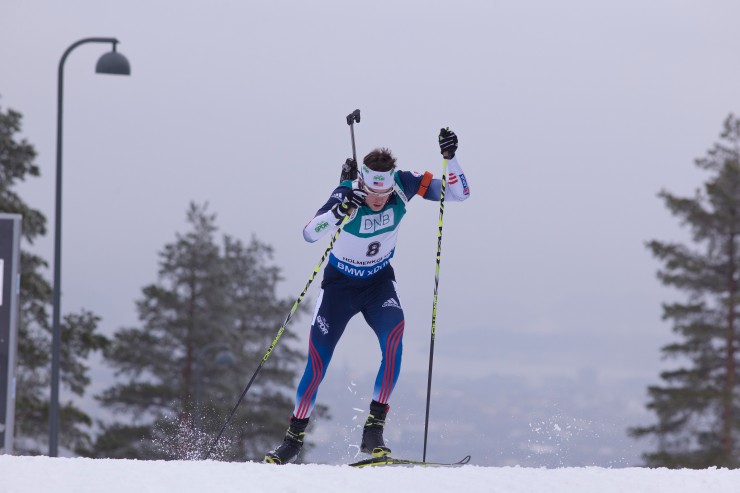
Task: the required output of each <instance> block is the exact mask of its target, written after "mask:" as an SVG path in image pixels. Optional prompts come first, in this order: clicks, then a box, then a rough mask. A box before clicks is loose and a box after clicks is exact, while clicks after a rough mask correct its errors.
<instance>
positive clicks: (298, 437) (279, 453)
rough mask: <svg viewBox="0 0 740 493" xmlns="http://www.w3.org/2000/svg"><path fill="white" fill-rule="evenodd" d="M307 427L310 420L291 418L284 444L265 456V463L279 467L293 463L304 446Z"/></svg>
mask: <svg viewBox="0 0 740 493" xmlns="http://www.w3.org/2000/svg"><path fill="white" fill-rule="evenodd" d="M306 426H308V418H304V419H298V418H296V417H295V416H293V417H291V418H290V427H289V428H288V431H287V433H286V434H285V438H284V439H283V443H281V444H280V446H278V447H277V448H276V449H275V450H273V451H271V452H268V453H267V455H265V462H267V463H270V464H278V465H281V464H287V463H289V462H293V461H294V460H295V459H296V457H298V453H299V452H300V451H301V447H302V446H303V435H305V434H306Z"/></svg>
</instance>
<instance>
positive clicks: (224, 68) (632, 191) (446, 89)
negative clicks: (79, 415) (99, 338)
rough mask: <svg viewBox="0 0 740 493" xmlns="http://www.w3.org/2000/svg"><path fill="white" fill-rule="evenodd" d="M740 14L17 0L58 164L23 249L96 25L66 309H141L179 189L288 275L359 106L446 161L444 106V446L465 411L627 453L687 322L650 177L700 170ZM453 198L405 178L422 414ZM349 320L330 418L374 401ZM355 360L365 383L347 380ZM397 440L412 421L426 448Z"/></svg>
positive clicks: (36, 130)
mask: <svg viewBox="0 0 740 493" xmlns="http://www.w3.org/2000/svg"><path fill="white" fill-rule="evenodd" d="M738 18H740V3H738V2H736V1H712V2H697V1H681V0H664V1H644V0H643V1H635V0H620V1H603V2H593V1H586V0H583V1H573V0H566V1H559V2H549V1H544V0H542V1H461V2H450V1H438V0H423V1H398V0H397V1H386V0H379V1H374V2H354V1H339V0H337V1H312V2H300V1H272V2H268V1H261V2H247V1H237V0H232V1H226V0H209V1H192V0H191V1H187V2H182V1H174V0H162V1H142V0H129V1H127V2H115V3H113V2H100V1H92V0H90V1H81V0H77V1H65V2H56V1H35V0H3V1H2V3H0V23H1V27H0V97H1V98H2V99H0V105H1V106H2V107H3V109H7V108H8V107H10V108H13V109H15V110H17V111H20V112H21V113H22V114H23V116H24V120H23V125H24V128H23V137H25V138H27V139H28V140H29V141H30V142H31V143H32V144H33V145H34V146H35V147H36V149H37V150H38V152H39V156H38V160H37V162H38V164H39V165H40V166H41V171H42V178H40V179H36V180H33V181H32V182H30V183H28V184H26V185H23V186H22V187H21V188H20V191H21V192H22V195H23V198H24V199H25V200H26V201H27V202H29V203H30V204H31V205H32V206H34V207H36V208H39V209H41V210H42V212H44V213H45V214H46V216H47V218H48V219H49V235H47V237H46V238H44V239H41V240H39V241H38V242H37V244H36V246H35V249H36V250H37V251H38V252H39V253H41V254H42V255H44V256H45V257H46V258H47V259H49V260H50V261H51V260H52V259H53V251H52V250H53V218H54V208H53V206H54V179H55V172H54V163H55V161H54V159H55V131H56V96H57V94H56V81H57V79H56V77H57V69H58V64H59V59H60V57H61V55H62V53H63V52H64V50H65V49H66V48H67V47H68V46H69V45H70V44H72V43H73V42H75V41H77V40H78V39H81V38H85V37H92V36H105V37H108V36H110V37H117V38H118V39H119V40H120V41H121V44H120V45H119V48H118V49H119V51H120V52H121V53H123V54H124V55H125V56H126V57H127V58H128V59H129V61H130V63H131V68H132V75H131V77H116V76H105V75H96V74H95V73H94V67H95V63H96V61H97V59H98V58H99V57H100V56H101V55H102V54H103V53H105V52H107V51H108V50H109V47H108V46H106V45H102V44H88V45H83V46H81V47H79V48H77V49H76V50H75V51H74V52H73V53H72V54H71V55H70V57H69V59H68V61H67V63H66V68H65V93H64V101H65V119H64V185H63V190H64V192H63V197H64V205H63V212H64V217H63V249H62V253H63V262H62V277H63V282H62V290H63V299H62V304H63V311H64V312H69V311H76V310H79V309H80V308H83V307H84V308H87V309H90V310H92V311H94V312H95V313H97V314H99V315H100V316H102V318H103V321H102V324H101V328H102V329H103V330H104V331H105V332H106V333H112V332H113V331H114V330H115V329H117V328H119V327H121V326H126V325H132V324H135V323H136V322H137V319H136V312H135V306H134V302H135V300H136V299H138V298H139V297H140V293H141V288H142V287H143V286H144V285H146V284H148V283H151V282H154V281H155V280H156V272H157V260H158V259H157V252H158V251H160V250H161V249H162V247H163V246H164V245H165V244H166V243H167V242H170V241H172V240H173V239H174V235H175V233H176V232H178V231H184V230H185V228H186V226H185V211H186V208H187V206H188V203H189V202H190V201H191V200H194V201H197V202H205V201H208V202H209V203H210V210H211V211H213V212H216V213H217V214H218V224H219V226H220V227H221V231H222V232H225V233H228V234H231V235H233V236H236V237H238V238H241V239H243V240H245V241H248V240H249V238H250V237H251V235H253V234H254V235H256V236H257V237H258V238H259V239H261V240H263V241H265V242H267V243H269V244H271V245H273V246H274V248H275V252H276V253H275V260H276V263H277V264H278V265H280V266H281V268H282V269H283V274H284V277H285V281H284V282H283V283H282V284H281V286H280V292H281V295H283V296H287V297H293V298H294V297H296V296H297V295H298V294H299V293H300V290H301V289H302V287H303V285H304V284H305V282H306V280H307V279H308V276H309V275H310V273H311V271H312V270H313V268H314V266H315V265H316V262H318V259H319V258H320V256H321V253H322V252H323V249H324V248H325V246H326V244H325V242H324V241H320V242H317V243H316V244H313V245H311V244H307V243H305V242H304V240H303V238H302V234H301V230H302V227H303V225H304V224H305V223H306V222H307V221H308V220H309V219H310V218H311V217H312V215H313V213H314V212H315V210H316V209H317V208H318V207H319V206H320V205H321V204H323V202H324V201H325V200H326V198H327V197H328V194H329V193H330V192H331V190H332V189H333V187H334V186H335V185H336V183H337V179H338V175H339V170H340V165H341V163H342V162H343V161H344V160H345V159H346V158H347V157H349V156H350V155H351V142H350V134H349V129H348V127H347V125H346V122H345V116H346V115H347V114H348V113H349V112H351V111H352V110H354V109H355V108H360V109H361V111H362V121H361V123H360V124H359V125H357V127H356V139H357V153H358V156H360V157H361V156H364V154H366V153H367V152H368V151H370V150H371V149H372V148H374V147H378V146H387V147H389V148H391V149H392V150H393V152H394V153H395V154H396V156H397V157H398V162H399V165H400V167H401V168H402V169H413V170H419V171H424V170H429V171H432V172H434V173H436V174H437V175H439V173H440V171H441V165H442V162H441V159H440V155H439V149H438V147H437V144H436V138H437V133H438V132H439V128H440V127H442V126H450V127H451V128H452V129H453V130H455V131H456V132H457V134H458V135H459V138H460V148H459V151H458V157H459V160H460V162H461V164H462V166H463V168H464V170H465V172H466V174H467V176H468V181H469V183H470V186H471V191H472V197H471V199H470V200H468V201H467V202H465V203H463V204H450V205H449V206H448V207H447V208H446V210H445V219H444V221H445V222H444V237H443V249H442V262H441V277H440V287H439V308H438V324H437V340H436V346H435V359H434V361H435V367H434V375H435V379H436V380H435V387H434V399H433V403H432V409H433V412H432V420H433V423H435V426H445V427H446V426H450V427H451V428H446V429H447V430H448V432H447V438H443V437H442V435H443V433H442V432H441V431H440V432H438V433H437V434H436V435H434V439H436V440H438V441H437V442H436V443H435V442H434V440H432V441H431V442H430V446H431V445H434V446H436V447H438V449H437V450H439V449H442V450H445V449H446V448H445V447H444V442H445V440H448V439H449V436H450V435H456V436H457V437H458V438H460V437H462V438H461V441H462V442H463V444H464V445H460V447H461V448H460V450H463V449H464V448H465V447H468V448H470V449H472V448H475V449H476V450H489V449H495V450H496V452H495V453H494V452H491V454H489V455H488V456H486V458H485V460H484V459H483V458H481V459H480V460H479V462H478V463H487V464H500V463H530V464H533V465H569V464H575V463H577V462H579V461H588V460H591V461H592V462H593V463H597V464H599V465H614V464H617V465H626V464H629V463H633V462H634V461H636V460H638V458H639V453H640V452H641V451H642V450H645V448H646V447H647V446H648V444H647V443H634V442H632V441H630V440H629V439H625V438H624V428H625V427H626V426H630V425H635V424H645V422H646V421H650V420H652V419H653V417H652V416H651V415H648V414H647V413H646V412H645V411H644V410H643V409H642V407H643V405H644V403H645V399H646V394H645V387H646V386H647V385H648V384H652V383H656V382H657V381H658V373H659V371H660V370H661V368H664V367H665V363H663V362H661V360H660V354H659V348H660V346H661V345H663V344H665V343H667V342H668V341H670V340H671V334H670V327H669V326H668V325H667V324H666V323H665V322H662V321H661V318H660V317H661V310H660V304H661V302H663V301H667V300H670V299H675V298H676V296H679V295H678V294H677V293H675V292H672V291H670V290H667V289H665V288H663V287H662V286H661V285H660V284H659V282H658V281H657V280H656V278H655V271H656V269H657V268H658V263H657V262H656V261H655V260H653V259H652V258H651V256H650V254H649V252H648V251H647V250H646V248H645V246H644V243H645V241H647V240H650V239H663V240H666V239H676V240H684V239H686V238H687V234H686V232H684V231H682V230H681V228H680V227H679V225H678V223H677V222H676V221H675V220H674V219H673V218H672V217H671V216H670V215H669V213H668V211H667V210H666V209H665V208H664V206H663V205H662V203H661V202H660V200H659V199H658V198H657V197H656V194H657V193H658V192H659V191H660V190H661V189H663V188H665V189H668V190H670V191H672V192H675V193H678V194H684V195H686V194H691V193H693V191H694V189H695V188H697V187H698V186H700V185H701V183H702V181H703V180H704V179H705V178H706V175H705V174H703V172H701V171H699V170H697V169H696V168H695V166H694V165H693V160H694V159H695V158H697V157H701V156H703V155H704V153H705V152H706V150H707V149H708V148H709V147H710V146H711V145H712V144H713V143H714V142H715V141H716V140H717V138H718V135H719V132H720V130H721V125H722V121H723V119H724V118H725V117H726V116H727V115H728V114H729V113H730V112H737V110H738V103H739V102H740V64H738V63H736V62H735V61H736V60H737V48H738V36H739V35H738V28H737V19H738ZM437 218H438V207H437V205H436V204H435V203H431V202H426V201H421V200H419V201H414V202H412V203H411V205H410V211H409V214H408V215H407V216H406V219H405V221H404V224H403V226H402V228H401V234H400V239H399V243H398V248H397V251H396V256H395V259H394V266H395V269H396V274H397V279H398V281H399V284H400V295H401V301H402V303H403V305H404V308H405V313H406V336H405V344H404V346H405V360H404V373H402V375H401V380H400V381H399V386H398V389H397V392H396V394H395V395H394V399H395V400H396V401H397V402H401V403H403V404H401V405H399V406H397V407H396V408H395V410H394V412H395V413H396V416H397V417H396V419H397V421H396V423H401V422H406V420H407V416H408V415H414V413H416V414H415V416H416V417H415V418H413V425H409V427H410V428H416V429H418V428H419V426H423V422H422V423H420V422H419V420H422V421H423V412H424V395H425V387H426V373H425V372H426V367H427V364H428V351H429V335H430V323H431V322H430V319H431V308H432V294H433V289H434V264H435V263H434V256H435V250H436V234H437V233H436V225H437ZM48 277H49V279H51V277H52V276H51V271H49V276H48ZM315 293H316V289H312V291H311V294H313V295H315ZM307 325H308V324H307V322H306V320H302V321H300V322H299V323H297V324H296V325H295V326H293V327H291V328H292V329H293V330H296V331H299V332H302V333H305V332H307V330H308V327H307ZM350 327H351V328H353V330H348V331H347V332H346V333H345V336H344V339H343V342H342V343H341V344H340V346H339V347H338V350H337V354H336V355H335V358H334V360H333V363H332V370H331V371H329V376H328V377H327V381H326V383H325V386H324V387H322V389H321V391H320V393H319V401H320V402H322V403H325V404H327V405H329V406H330V407H333V408H334V409H335V411H337V412H335V415H336V417H337V418H339V417H341V415H342V411H344V412H346V413H349V414H351V413H352V412H354V411H353V410H352V408H353V407H358V408H361V409H364V408H366V406H367V400H368V399H369V395H370V392H371V388H370V386H371V381H372V375H373V374H374V371H375V369H376V368H377V363H378V358H379V351H378V354H367V352H365V351H362V348H363V347H364V346H365V345H367V344H372V345H374V344H375V343H374V342H373V341H374V339H373V337H374V336H373V335H372V332H371V331H370V330H369V329H367V328H366V327H365V325H364V321H362V320H361V318H358V319H357V320H355V321H353V322H352V324H351V325H350ZM277 329H278V327H276V331H277ZM358 353H359V354H358ZM273 357H279V352H277V351H276V353H275V355H274V356H273ZM251 371H252V369H248V370H245V378H246V373H247V372H249V373H251ZM96 374H101V375H102V374H103V372H102V371H100V372H99V373H96ZM363 379H364V380H363ZM103 380H104V379H103V378H102V377H101V378H100V379H98V381H96V383H95V384H94V385H93V389H94V390H96V389H97V390H99V388H98V387H99V386H100V385H101V383H100V382H102V381H103ZM358 381H365V385H364V388H359V385H358V388H357V397H356V399H357V404H352V405H350V403H349V400H348V397H347V396H340V395H339V394H341V393H342V392H348V393H351V392H349V389H351V388H352V384H353V383H354V384H357V382H358ZM555 381H557V382H560V384H555V385H554V384H553V382H555ZM96 385H97V387H96ZM587 388H588V389H593V391H592V392H588V393H585V394H584V395H583V396H582V400H583V402H582V403H581V404H583V405H580V406H579V405H577V403H575V400H576V397H577V396H576V391H577V390H579V389H580V390H581V391H585V389H587ZM351 399H355V397H354V394H352V397H351ZM351 399H350V400H351ZM392 404H393V402H392ZM435 406H437V407H436V409H437V410H438V412H437V414H435V413H434V410H435ZM411 409H413V411H411ZM89 410H90V412H93V413H94V409H93V408H92V407H90V408H89ZM402 413H406V415H407V416H404V415H402ZM358 419H360V418H358ZM408 419H409V420H410V419H411V418H408ZM401 420H403V421H401ZM538 420H539V421H538ZM553 420H554V421H555V423H554V424H555V425H556V426H554V427H552V426H551V427H552V428H553V429H562V428H563V425H562V422H564V421H568V422H571V420H572V422H580V423H582V422H584V420H586V421H588V422H589V423H591V425H590V426H591V428H594V427H595V428H599V429H601V430H602V431H603V430H604V429H607V428H608V429H609V430H611V432H610V433H604V432H602V433H601V434H599V433H596V434H592V433H591V432H586V431H585V430H586V428H588V427H587V426H583V425H581V426H580V427H579V428H578V430H580V438H581V439H583V441H584V442H588V443H590V445H586V444H583V447H588V446H591V447H593V448H594V449H598V450H600V451H601V452H598V453H596V452H594V453H591V452H588V453H586V454H585V455H584V457H585V458H581V459H575V458H574V456H573V455H570V456H568V455H567V454H562V450H563V449H562V447H561V448H560V452H561V455H560V456H559V457H556V455H552V451H550V452H548V450H547V447H545V448H543V447H542V446H540V445H539V444H538V443H537V438H538V437H537V434H538V433H539V432H538V431H536V430H538V429H541V428H538V426H537V423H539V422H543V423H549V425H552V424H553V422H552V421H553ZM594 420H596V422H594ZM635 420H642V423H636V422H635ZM455 423H458V424H461V426H460V427H457V428H456V427H454V426H453V425H454V424H455ZM462 425H466V426H468V427H467V428H466V427H465V426H462ZM398 428H400V426H399V427H398ZM515 428H516V429H520V430H523V431H522V433H519V434H518V435H517V436H509V437H506V438H505V437H503V436H502V434H503V433H504V432H505V431H506V430H508V431H511V430H512V429H515ZM499 429H501V430H503V431H502V432H501V433H502V434H499V433H498V432H494V430H499ZM450 432H452V433H450ZM353 433H355V434H357V433H356V432H353ZM389 433H393V432H389ZM396 436H397V435H396ZM540 438H541V436H540ZM545 438H546V439H547V440H550V441H552V439H553V437H552V436H549V437H548V436H546V437H545ZM556 438H557V437H556ZM559 439H560V440H561V441H562V437H560V438H559ZM358 440H359V438H358ZM409 440H412V441H413V443H408V444H404V445H401V443H399V441H401V438H400V436H397V438H396V445H397V448H400V447H408V450H413V451H419V450H420V449H421V438H420V437H419V436H418V434H417V435H415V436H414V437H412V438H410V439H409ZM572 443H575V442H572ZM528 444H529V445H528ZM578 446H579V447H580V446H581V445H580V444H579V445H578ZM573 447H575V446H571V449H572V448H573ZM403 450H406V448H403ZM574 453H575V452H574ZM548 454H549V455H548ZM556 454H557V450H556ZM599 454H600V455H599ZM479 457H480V455H479ZM442 458H443V457H439V459H442ZM620 458H621V462H620ZM327 460H328V459H327ZM527 461H529V462H527ZM558 461H559V462H558Z"/></svg>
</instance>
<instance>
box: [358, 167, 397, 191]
mask: <svg viewBox="0 0 740 493" xmlns="http://www.w3.org/2000/svg"><path fill="white" fill-rule="evenodd" d="M395 172H396V170H395V168H394V169H392V170H390V171H373V170H371V169H370V168H368V167H367V166H365V165H364V164H363V165H362V167H361V168H360V177H361V178H362V181H363V183H365V185H366V186H368V187H372V188H374V189H376V190H387V189H389V188H391V187H393V175H394V174H395Z"/></svg>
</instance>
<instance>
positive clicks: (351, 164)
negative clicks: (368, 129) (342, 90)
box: [339, 110, 360, 182]
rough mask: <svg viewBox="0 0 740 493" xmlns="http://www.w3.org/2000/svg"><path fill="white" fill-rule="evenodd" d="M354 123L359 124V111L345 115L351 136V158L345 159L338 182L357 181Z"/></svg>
mask: <svg viewBox="0 0 740 493" xmlns="http://www.w3.org/2000/svg"><path fill="white" fill-rule="evenodd" d="M355 122H357V123H360V110H355V111H353V112H352V113H350V114H349V115H347V125H349V131H350V135H352V158H351V159H349V158H348V159H347V160H346V161H345V162H344V164H343V165H342V174H341V175H340V177H339V181H340V182H342V181H344V180H355V179H357V150H356V149H355Z"/></svg>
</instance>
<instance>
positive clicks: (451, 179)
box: [447, 156, 470, 202]
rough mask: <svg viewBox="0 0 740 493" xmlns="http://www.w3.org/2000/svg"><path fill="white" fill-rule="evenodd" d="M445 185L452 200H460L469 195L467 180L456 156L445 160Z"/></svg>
mask: <svg viewBox="0 0 740 493" xmlns="http://www.w3.org/2000/svg"><path fill="white" fill-rule="evenodd" d="M447 186H448V188H449V192H450V195H451V196H452V197H451V198H452V200H455V201H457V202H462V201H463V200H466V199H467V198H468V197H470V187H469V186H468V180H467V178H466V177H465V173H463V170H462V167H461V166H460V163H459V162H458V161H457V156H455V157H453V158H452V159H448V160H447Z"/></svg>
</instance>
